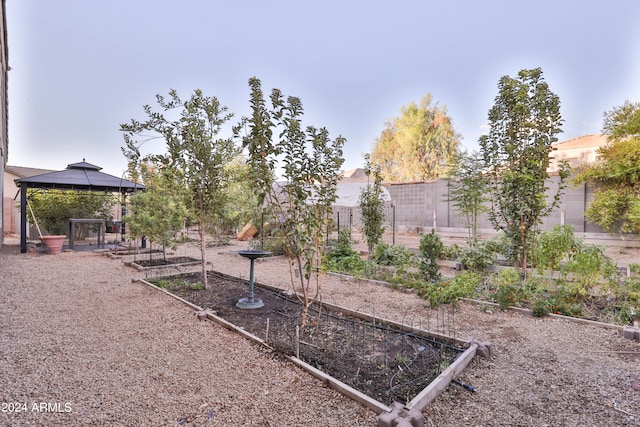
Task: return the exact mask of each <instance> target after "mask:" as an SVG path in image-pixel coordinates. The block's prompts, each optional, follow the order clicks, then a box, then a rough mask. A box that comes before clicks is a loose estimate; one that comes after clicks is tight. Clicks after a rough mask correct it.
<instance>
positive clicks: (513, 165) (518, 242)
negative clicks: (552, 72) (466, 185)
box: [480, 68, 569, 277]
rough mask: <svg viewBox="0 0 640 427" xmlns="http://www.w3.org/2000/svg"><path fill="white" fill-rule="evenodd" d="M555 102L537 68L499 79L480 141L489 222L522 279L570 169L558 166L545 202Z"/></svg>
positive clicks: (556, 125)
mask: <svg viewBox="0 0 640 427" xmlns="http://www.w3.org/2000/svg"><path fill="white" fill-rule="evenodd" d="M561 124H562V117H561V115H560V99H559V98H558V96H557V95H555V94H554V93H553V92H551V90H550V89H549V86H548V84H547V83H546V82H545V81H544V78H543V76H542V70H541V69H540V68H536V69H532V70H522V71H520V72H519V73H518V76H517V77H516V78H512V77H509V76H504V77H502V78H501V79H500V81H499V83H498V96H497V97H496V98H495V104H494V106H493V107H492V108H491V109H490V110H489V126H490V130H489V134H488V135H483V136H481V137H480V147H481V153H482V156H483V159H484V162H485V166H486V170H487V178H488V179H489V195H490V199H491V211H490V212H489V218H490V220H491V222H492V224H493V226H494V227H495V228H496V229H497V230H502V231H503V232H504V233H505V237H506V238H507V239H508V241H509V242H510V244H511V252H512V255H513V258H514V262H515V267H516V268H521V269H522V275H523V276H524V277H526V266H527V249H528V246H529V245H530V241H531V240H532V237H533V236H534V234H535V231H536V228H537V226H538V225H539V224H540V223H541V221H542V218H544V217H546V216H548V215H549V214H550V213H551V212H552V211H553V209H555V208H556V207H557V205H558V202H559V199H560V194H561V192H562V191H563V190H564V186H565V181H566V179H567V177H568V174H569V170H568V166H567V165H566V164H565V163H562V164H561V166H560V171H559V175H560V185H559V187H558V191H557V192H556V194H555V195H554V196H553V197H552V198H551V200H550V201H548V200H547V197H546V196H545V194H546V191H547V190H548V188H547V186H546V180H547V179H548V178H549V173H548V172H547V168H548V167H549V162H550V160H549V154H550V153H551V151H552V150H553V149H554V148H553V146H552V144H554V143H555V142H556V141H557V140H558V138H557V135H558V134H559V133H560V132H562V130H561V128H560V126H561Z"/></svg>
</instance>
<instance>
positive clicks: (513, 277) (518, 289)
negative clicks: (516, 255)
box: [493, 268, 526, 309]
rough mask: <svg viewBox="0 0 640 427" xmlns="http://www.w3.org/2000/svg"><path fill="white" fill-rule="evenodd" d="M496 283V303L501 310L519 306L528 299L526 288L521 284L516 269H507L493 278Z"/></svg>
mask: <svg viewBox="0 0 640 427" xmlns="http://www.w3.org/2000/svg"><path fill="white" fill-rule="evenodd" d="M493 280H494V281H495V283H496V285H497V286H496V293H495V296H494V298H495V302H497V303H498V305H500V308H502V309H505V308H508V307H510V306H516V305H519V304H520V303H521V302H522V301H524V300H525V299H526V294H525V292H524V290H525V289H524V287H523V286H522V285H521V283H520V274H519V273H518V271H517V270H516V269H515V268H505V269H503V270H500V272H499V273H498V274H496V275H495V276H493Z"/></svg>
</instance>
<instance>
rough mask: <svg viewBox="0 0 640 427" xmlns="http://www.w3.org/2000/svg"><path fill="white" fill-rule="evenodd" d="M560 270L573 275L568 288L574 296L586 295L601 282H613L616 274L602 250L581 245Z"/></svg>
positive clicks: (614, 268)
mask: <svg viewBox="0 0 640 427" xmlns="http://www.w3.org/2000/svg"><path fill="white" fill-rule="evenodd" d="M562 270H563V271H564V272H568V273H572V274H573V276H574V277H573V280H572V281H571V282H570V283H571V285H570V288H571V292H572V293H573V294H574V295H576V296H584V295H586V293H587V292H588V291H589V290H590V289H591V288H593V286H595V285H596V284H598V283H599V282H601V281H602V280H604V281H606V282H611V281H615V280H616V277H617V273H618V271H617V268H616V266H615V264H614V263H613V261H612V260H611V258H609V257H608V256H606V255H605V254H604V248H603V247H602V246H596V245H581V246H580V248H579V250H578V251H577V252H576V253H575V254H573V256H572V257H571V259H570V260H569V261H568V262H567V263H566V264H565V265H564V266H563V267H562Z"/></svg>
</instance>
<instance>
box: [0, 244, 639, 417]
mask: <svg viewBox="0 0 640 427" xmlns="http://www.w3.org/2000/svg"><path fill="white" fill-rule="evenodd" d="M244 246H246V245H244ZM238 248H239V246H238V244H237V243H236V244H235V246H230V247H225V248H212V249H210V251H209V253H208V255H207V259H208V261H209V262H210V263H211V268H213V269H215V270H219V271H222V272H224V273H227V274H234V275H237V276H240V277H244V278H247V276H248V261H247V260H244V259H242V258H240V257H239V256H238V255H233V254H229V253H228V252H231V251H233V250H237V249H238ZM17 252H18V249H17V247H14V246H5V247H4V248H3V249H2V251H0V292H1V294H2V299H1V300H0V373H1V374H0V402H2V403H3V404H5V405H6V406H3V409H7V410H5V411H3V412H0V425H9V426H13V425H19V426H23V425H38V426H40V425H46V426H57V425H61V426H62V425H65V426H66V425H100V426H117V425H122V426H131V425H144V426H146V425H149V426H160V425H168V426H174V425H194V423H195V425H200V426H207V425H211V426H214V425H215V426H219V425H225V426H230V425H233V426H236V425H237V426H242V425H247V426H341V425H345V426H358V425H366V426H374V425H376V415H375V414H374V413H372V412H371V411H369V410H366V409H365V408H363V407H361V406H360V405H359V404H357V403H355V402H353V401H351V400H349V399H347V398H345V397H343V396H342V395H340V394H338V393H337V392H334V391H333V390H330V389H328V388H326V387H325V386H323V384H322V383H320V382H319V381H317V380H315V379H313V378H312V377H310V376H309V375H307V374H306V373H304V372H302V371H300V370H299V369H297V368H295V367H293V366H292V365H291V364H289V363H288V362H286V361H285V360H282V359H281V358H278V357H275V356H274V355H272V354H270V353H269V352H267V351H265V350H263V349H261V348H260V347H258V346H257V345H254V344H251V343H249V342H248V341H246V340H244V339H242V338H240V337H239V336H237V335H236V334H234V333H231V332H229V331H227V330H225V329H223V328H221V327H218V326H216V325H214V324H212V323H210V322H199V321H197V320H196V318H195V316H194V313H193V311H192V310H191V309H189V308H187V307H186V306H185V305H183V304H181V303H179V302H178V301H176V300H174V299H172V298H170V297H167V296H166V295H163V294H161V293H159V292H157V291H154V290H152V289H150V288H148V287H146V286H145V285H143V284H141V283H132V279H134V278H140V277H142V276H143V275H144V274H143V273H140V272H137V271H136V270H134V269H132V268H128V267H125V266H124V264H123V262H122V260H119V259H109V258H107V257H104V256H101V255H99V254H97V253H83V252H74V253H63V254H60V255H56V256H52V255H33V254H19V253H17ZM178 255H180V256H183V255H191V256H194V255H197V250H196V249H195V248H191V247H189V246H183V247H181V248H180V249H179V250H178ZM288 276H289V275H288V266H287V261H286V260H285V259H282V258H279V259H269V260H265V261H263V262H257V263H256V280H257V281H258V282H262V283H268V284H270V285H274V286H280V287H283V288H288V286H289V285H288V283H289V282H288ZM323 295H325V298H327V300H331V302H335V303H338V304H340V305H343V306H346V307H348V308H353V309H362V308H363V306H367V307H372V308H373V309H375V311H376V312H377V314H378V315H381V316H383V317H387V318H390V319H392V320H396V321H403V320H404V321H407V320H408V319H410V321H412V322H414V323H417V322H419V323H421V324H427V323H428V322H431V320H432V319H433V318H434V316H436V313H434V312H433V310H431V309H429V308H428V304H427V303H426V302H425V301H422V300H420V299H419V298H418V297H416V296H415V295H414V294H412V293H403V292H398V291H393V290H391V289H389V288H386V287H384V286H380V285H375V284H369V283H354V282H343V281H340V280H339V279H336V278H332V277H327V278H326V280H325V281H324V284H323ZM437 325H438V324H436V326H437ZM445 329H449V330H452V331H453V333H454V334H455V336H456V337H457V338H461V339H469V338H478V339H480V340H483V341H491V342H492V343H493V345H494V353H495V355H494V356H493V357H492V358H491V359H482V358H476V359H475V360H474V361H473V362H472V363H471V365H470V366H469V368H467V370H465V371H464V372H463V373H462V375H461V376H460V380H462V381H463V382H465V383H469V384H472V385H473V386H475V387H476V390H477V391H476V392H475V393H470V392H468V391H467V390H465V389H462V388H460V387H457V386H454V385H451V386H449V387H448V388H447V389H446V390H445V392H444V393H443V394H442V395H441V396H440V397H439V398H438V399H437V400H436V401H435V402H434V403H433V404H431V405H430V406H429V407H428V408H426V409H425V411H424V415H425V425H426V426H458V425H463V424H464V425H472V426H502V425H505V426H506V425H519V426H543V425H549V426H609V425H628V426H634V425H640V391H639V390H636V389H635V388H634V385H635V384H637V381H638V379H639V377H640V343H638V342H637V341H631V340H625V339H623V338H622V337H621V334H620V332H618V331H617V330H611V329H604V328H599V327H594V326H589V325H583V324H578V323H574V322H569V321H566V320H558V319H550V318H544V319H535V318H532V317H529V316H526V315H521V314H518V313H514V312H503V311H500V310H488V311H486V310H483V309H482V308H481V307H476V306H473V305H469V304H462V305H461V306H460V307H459V309H458V310H457V311H456V316H455V319H450V320H449V324H448V325H447V328H445ZM639 385H640V384H639ZM12 403H20V404H21V405H22V404H25V403H26V410H24V411H21V412H19V413H16V412H15V410H14V411H13V412H11V411H8V409H10V407H11V404H12ZM34 404H35V405H34ZM43 404H44V405H43ZM14 407H15V405H14ZM21 408H24V406H21ZM40 409H42V410H40ZM180 423H182V424H180Z"/></svg>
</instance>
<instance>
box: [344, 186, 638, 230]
mask: <svg viewBox="0 0 640 427" xmlns="http://www.w3.org/2000/svg"><path fill="white" fill-rule="evenodd" d="M558 185H559V177H557V176H552V177H551V178H550V179H549V180H548V181H547V187H549V191H548V194H555V192H556V191H557V188H558ZM383 186H384V187H385V188H386V189H387V191H388V192H389V194H390V195H391V199H392V201H391V202H387V203H386V206H385V213H386V215H385V226H386V228H387V230H389V231H390V230H392V227H393V224H394V223H395V230H396V231H397V232H400V233H402V232H407V231H408V232H415V233H417V234H419V233H423V232H426V233H428V232H430V231H431V229H432V228H435V229H436V231H439V232H440V231H444V232H446V231H447V230H450V231H452V230H457V231H458V232H461V233H462V232H465V231H466V229H467V220H466V218H465V217H464V216H463V215H460V213H459V212H458V211H457V210H456V209H455V207H454V206H453V203H452V202H450V201H449V191H450V189H451V187H450V185H449V180H447V179H438V180H436V181H430V182H413V183H397V184H396V183H393V184H388V183H387V184H383ZM592 197H593V188H591V187H590V186H589V185H588V184H582V185H579V186H575V185H573V184H569V185H568V186H567V187H566V188H565V189H564V192H563V194H562V197H561V199H560V205H559V207H558V208H557V209H555V210H554V211H553V212H552V214H551V215H550V216H548V217H546V218H544V220H543V224H542V225H541V227H540V229H541V230H548V229H552V228H553V227H554V226H555V225H557V224H568V225H571V226H573V228H574V231H575V232H576V234H578V235H580V234H583V233H585V234H586V233H589V234H593V233H595V234H598V235H600V234H608V233H604V232H603V230H602V229H601V228H600V226H598V225H596V224H592V223H589V222H588V221H587V220H586V219H585V217H584V212H585V209H586V208H587V206H588V205H589V201H590V200H591V198H592ZM333 218H334V221H336V222H337V223H339V226H340V228H342V227H349V226H351V227H352V228H354V229H358V228H360V227H361V226H362V218H361V216H360V211H359V208H358V207H357V206H356V207H346V206H334V213H333ZM478 228H479V230H480V231H481V232H485V233H486V232H488V233H492V232H495V231H494V229H493V226H492V225H491V222H490V221H489V219H488V217H487V215H486V214H484V215H482V216H481V217H480V219H479V221H478ZM610 236H611V237H612V238H614V237H615V238H621V237H620V236H619V235H610ZM628 237H629V238H630V239H637V238H638V236H636V235H629V236H628ZM607 240H608V239H607Z"/></svg>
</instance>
